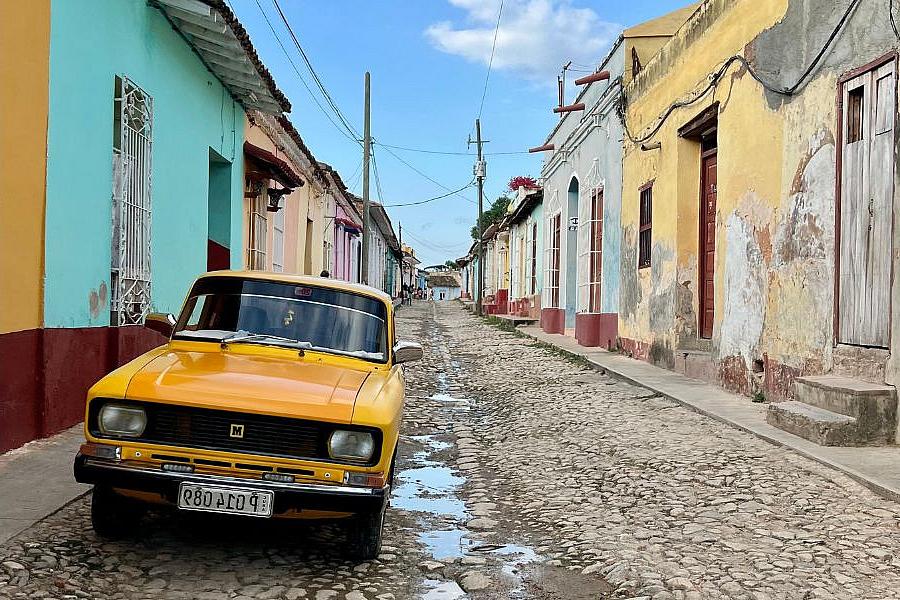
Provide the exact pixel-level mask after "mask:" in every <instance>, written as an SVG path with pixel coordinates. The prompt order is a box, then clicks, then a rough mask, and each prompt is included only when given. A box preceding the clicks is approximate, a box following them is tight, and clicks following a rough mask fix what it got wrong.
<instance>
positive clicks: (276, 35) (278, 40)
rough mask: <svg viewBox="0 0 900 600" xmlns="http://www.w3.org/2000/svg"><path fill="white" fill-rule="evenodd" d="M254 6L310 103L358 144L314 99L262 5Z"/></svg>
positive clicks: (257, 0) (257, 1)
mask: <svg viewBox="0 0 900 600" xmlns="http://www.w3.org/2000/svg"><path fill="white" fill-rule="evenodd" d="M256 6H257V7H258V8H259V12H260V13H262V16H263V19H265V21H266V25H268V26H269V31H271V32H272V37H274V38H275V41H276V42H277V43H278V46H279V47H280V48H281V51H282V52H283V53H284V57H285V58H286V59H287V61H288V63H289V64H290V65H291V67H293V69H294V72H295V73H296V74H297V78H298V79H299V80H300V83H302V84H303V87H304V88H306V91H307V93H309V97H310V98H312V101H313V102H314V103H315V104H316V106H318V107H319V110H320V111H321V112H322V114H323V115H325V118H327V119H328V120H329V121H330V122H331V124H332V125H334V127H335V129H337V130H338V132H340V134H341V135H343V136H344V137H345V138H347V139H348V140H350V141H351V142H353V143H355V144H359V143H360V142H359V140H358V139H357V138H355V137H353V136H351V135H349V134H348V133H347V132H346V131H345V130H344V128H343V127H341V126H340V125H338V124H337V122H336V121H335V120H334V118H333V117H332V116H331V115H330V114H329V112H328V111H327V110H325V107H324V106H322V104H321V102H319V99H318V98H316V95H315V93H314V92H313V91H312V88H311V87H309V84H308V83H307V82H306V79H305V78H304V77H303V75H302V74H301V73H300V69H299V68H298V67H297V64H296V63H295V62H294V60H293V59H292V58H291V55H290V53H289V52H288V51H287V48H285V47H284V44H283V43H281V37H280V36H279V35H278V32H276V31H275V26H274V25H272V22H271V21H270V20H269V15H267V14H266V11H265V9H263V7H262V4H260V2H259V0H256Z"/></svg>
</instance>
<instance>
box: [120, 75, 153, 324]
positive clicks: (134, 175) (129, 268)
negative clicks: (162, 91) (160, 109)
mask: <svg viewBox="0 0 900 600" xmlns="http://www.w3.org/2000/svg"><path fill="white" fill-rule="evenodd" d="M113 108H114V116H113V193H112V248H111V250H112V264H111V268H110V279H111V288H112V297H111V300H112V303H111V306H110V324H112V325H139V324H141V323H143V322H144V317H145V316H147V314H148V313H149V312H150V299H151V295H150V283H151V276H150V226H151V211H150V182H151V178H150V175H151V160H150V159H151V155H152V152H151V150H152V139H153V99H152V98H151V97H150V96H149V95H148V94H147V93H146V92H145V91H144V90H142V89H141V88H139V87H138V86H137V85H135V84H134V82H132V81H131V80H130V79H128V78H127V77H124V76H116V78H115V95H114V102H113Z"/></svg>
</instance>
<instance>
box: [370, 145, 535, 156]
mask: <svg viewBox="0 0 900 600" xmlns="http://www.w3.org/2000/svg"><path fill="white" fill-rule="evenodd" d="M375 145H376V146H381V147H383V148H393V149H394V150H403V151H404V152H419V153H422V154H440V155H444V156H477V154H475V153H474V152H459V151H453V150H429V149H426V148H410V147H409V146H395V145H393V144H382V143H381V142H375ZM512 154H530V152H528V150H514V151H512V152H485V153H484V156H502V155H512Z"/></svg>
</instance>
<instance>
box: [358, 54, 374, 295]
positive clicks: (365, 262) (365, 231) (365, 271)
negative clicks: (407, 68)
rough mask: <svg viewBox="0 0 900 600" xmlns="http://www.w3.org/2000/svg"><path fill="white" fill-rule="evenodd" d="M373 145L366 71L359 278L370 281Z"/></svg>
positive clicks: (366, 281)
mask: <svg viewBox="0 0 900 600" xmlns="http://www.w3.org/2000/svg"><path fill="white" fill-rule="evenodd" d="M371 147H372V133H371V130H370V123H369V72H368V71H366V99H365V117H364V125H363V173H362V180H363V183H362V185H363V215H362V218H363V227H362V260H360V266H359V280H360V281H361V282H362V283H364V284H366V285H368V283H369V227H370V226H371V224H370V222H369V151H370V149H371Z"/></svg>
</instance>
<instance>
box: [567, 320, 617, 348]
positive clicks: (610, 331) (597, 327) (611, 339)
mask: <svg viewBox="0 0 900 600" xmlns="http://www.w3.org/2000/svg"><path fill="white" fill-rule="evenodd" d="M618 333H619V315H618V314H617V313H578V314H576V315H575V339H576V340H577V341H578V344H579V345H581V346H586V347H591V348H593V347H596V346H602V347H603V348H606V349H607V350H611V349H613V348H615V346H616V338H617V337H618Z"/></svg>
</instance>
